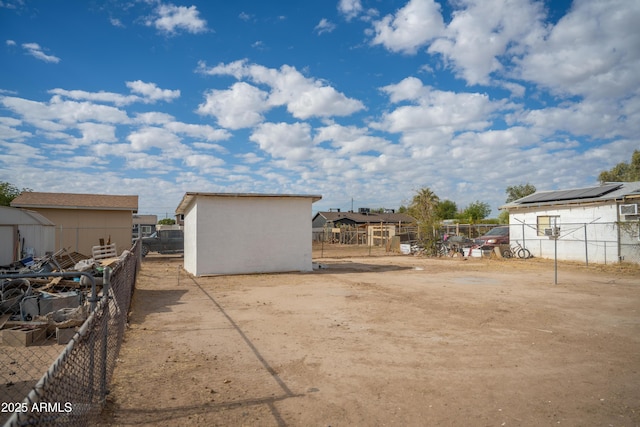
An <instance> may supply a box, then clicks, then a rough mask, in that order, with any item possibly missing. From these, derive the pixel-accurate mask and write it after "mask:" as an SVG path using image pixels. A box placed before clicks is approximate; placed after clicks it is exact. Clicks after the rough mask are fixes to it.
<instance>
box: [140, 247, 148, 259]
mask: <svg viewBox="0 0 640 427" xmlns="http://www.w3.org/2000/svg"><path fill="white" fill-rule="evenodd" d="M140 250H141V251H142V256H143V257H146V256H147V255H148V254H149V246H147V245H142V247H141V248H140Z"/></svg>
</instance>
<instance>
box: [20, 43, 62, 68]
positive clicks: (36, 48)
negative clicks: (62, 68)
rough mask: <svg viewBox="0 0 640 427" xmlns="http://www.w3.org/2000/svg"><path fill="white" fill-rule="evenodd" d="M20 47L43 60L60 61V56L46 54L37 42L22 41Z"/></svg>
mask: <svg viewBox="0 0 640 427" xmlns="http://www.w3.org/2000/svg"><path fill="white" fill-rule="evenodd" d="M22 47H23V48H24V49H25V50H26V51H27V54H29V55H31V56H33V57H34V58H37V59H39V60H41V61H44V62H52V63H54V64H57V63H58V62H60V58H58V57H57V56H53V55H47V54H46V53H44V51H43V49H42V48H41V47H40V45H39V44H38V43H23V44H22Z"/></svg>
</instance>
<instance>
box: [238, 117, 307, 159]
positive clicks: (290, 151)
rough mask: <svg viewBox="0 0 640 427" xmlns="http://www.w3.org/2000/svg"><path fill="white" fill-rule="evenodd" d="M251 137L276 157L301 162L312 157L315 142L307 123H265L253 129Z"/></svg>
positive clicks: (265, 150)
mask: <svg viewBox="0 0 640 427" xmlns="http://www.w3.org/2000/svg"><path fill="white" fill-rule="evenodd" d="M249 139H250V140H251V141H254V142H256V143H258V145H259V146H260V149H261V150H262V151H264V152H266V153H268V154H270V155H271V156H272V157H274V158H280V159H286V160H291V161H294V162H299V161H304V160H309V159H310V158H311V157H312V148H313V145H314V144H313V141H312V139H311V127H310V126H309V125H308V124H307V123H293V124H288V123H263V124H261V125H259V126H257V127H256V128H255V129H254V130H253V133H252V134H251V136H250V137H249Z"/></svg>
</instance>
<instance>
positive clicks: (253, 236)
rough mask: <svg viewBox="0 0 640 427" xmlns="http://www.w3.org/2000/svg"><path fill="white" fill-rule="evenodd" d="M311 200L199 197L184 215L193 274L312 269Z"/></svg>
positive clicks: (187, 254)
mask: <svg viewBox="0 0 640 427" xmlns="http://www.w3.org/2000/svg"><path fill="white" fill-rule="evenodd" d="M311 203H312V199H311V198H305V197H259V196H257V197H216V196H206V195H201V196H197V198H196V199H195V201H194V202H193V203H192V205H191V208H190V209H188V210H187V212H186V214H185V253H184V258H185V261H184V266H185V269H186V270H187V271H189V272H190V273H192V274H194V275H206V274H245V273H273V272H285V271H310V270H311V269H312V265H311Z"/></svg>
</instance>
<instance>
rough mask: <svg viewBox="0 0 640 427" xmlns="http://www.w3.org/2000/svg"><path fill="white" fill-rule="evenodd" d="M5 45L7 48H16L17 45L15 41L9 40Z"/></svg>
mask: <svg viewBox="0 0 640 427" xmlns="http://www.w3.org/2000/svg"><path fill="white" fill-rule="evenodd" d="M5 43H6V44H7V46H15V45H16V42H15V41H13V40H7V41H6V42H5Z"/></svg>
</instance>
